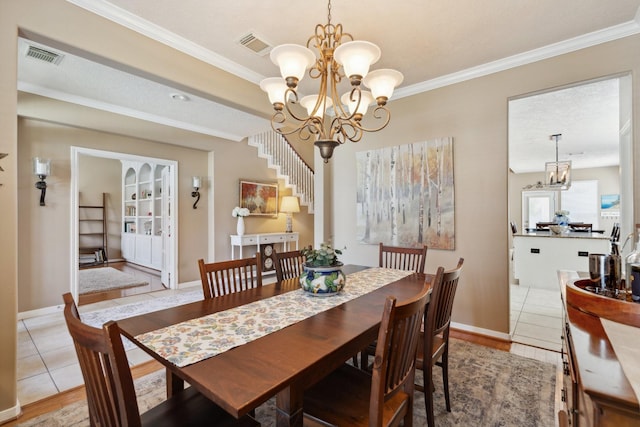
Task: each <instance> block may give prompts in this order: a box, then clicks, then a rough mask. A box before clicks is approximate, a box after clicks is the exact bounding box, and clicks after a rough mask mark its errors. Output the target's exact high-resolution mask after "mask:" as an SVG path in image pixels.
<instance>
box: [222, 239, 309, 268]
mask: <svg viewBox="0 0 640 427" xmlns="http://www.w3.org/2000/svg"><path fill="white" fill-rule="evenodd" d="M292 242H295V244H296V250H297V249H298V233H296V232H294V233H261V234H243V235H242V236H238V235H237V234H232V235H231V259H236V258H235V253H236V251H235V247H236V246H238V247H239V248H240V249H239V257H240V258H243V257H244V256H243V248H244V247H245V246H255V247H256V252H260V254H261V255H262V270H263V271H270V270H274V269H275V267H274V265H273V248H274V245H276V244H279V245H281V246H280V248H281V249H282V251H283V252H287V251H290V250H292V249H291V243H292Z"/></svg>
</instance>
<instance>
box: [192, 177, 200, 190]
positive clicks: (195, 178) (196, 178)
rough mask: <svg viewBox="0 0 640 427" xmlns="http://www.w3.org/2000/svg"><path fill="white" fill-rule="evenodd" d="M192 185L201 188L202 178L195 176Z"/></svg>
mask: <svg viewBox="0 0 640 427" xmlns="http://www.w3.org/2000/svg"><path fill="white" fill-rule="evenodd" d="M191 181H192V184H193V188H200V177H199V176H194V177H192V178H191Z"/></svg>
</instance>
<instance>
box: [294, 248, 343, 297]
mask: <svg viewBox="0 0 640 427" xmlns="http://www.w3.org/2000/svg"><path fill="white" fill-rule="evenodd" d="M300 252H301V253H302V255H304V257H305V258H306V262H305V264H304V273H302V276H300V285H301V286H302V289H304V290H305V291H307V292H309V293H310V294H311V295H314V296H332V295H336V294H337V293H338V292H340V291H341V290H342V288H344V284H345V283H346V277H345V275H344V273H343V272H342V266H343V264H342V263H341V262H340V261H338V255H342V251H340V250H339V249H333V248H332V247H331V245H328V244H326V243H322V244H321V245H320V248H319V249H313V248H312V247H311V246H308V247H306V248H304V249H302V250H301V251H300Z"/></svg>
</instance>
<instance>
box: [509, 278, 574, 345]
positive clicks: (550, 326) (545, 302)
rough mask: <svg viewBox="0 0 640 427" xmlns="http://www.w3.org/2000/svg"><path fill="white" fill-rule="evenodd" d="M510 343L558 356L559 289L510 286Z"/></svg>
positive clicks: (560, 313)
mask: <svg viewBox="0 0 640 427" xmlns="http://www.w3.org/2000/svg"><path fill="white" fill-rule="evenodd" d="M510 331H511V339H512V340H513V342H515V343H521V344H525V345H529V346H534V347H539V348H543V349H547V350H552V351H557V352H559V351H560V349H561V346H562V344H561V342H562V341H561V336H562V301H561V299H560V289H558V290H557V291H555V290H548V289H537V288H529V287H526V286H519V285H511V325H510Z"/></svg>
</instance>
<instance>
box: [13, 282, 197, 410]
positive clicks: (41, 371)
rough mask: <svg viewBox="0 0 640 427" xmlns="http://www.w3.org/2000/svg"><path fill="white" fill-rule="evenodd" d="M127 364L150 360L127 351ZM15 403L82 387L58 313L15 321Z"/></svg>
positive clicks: (87, 308)
mask: <svg viewBox="0 0 640 427" xmlns="http://www.w3.org/2000/svg"><path fill="white" fill-rule="evenodd" d="M193 289H194V288H185V289H184V290H177V291H176V290H166V291H157V292H152V293H148V294H142V295H132V296H129V297H124V298H119V299H115V300H109V301H102V302H98V303H94V304H87V305H83V306H80V307H79V311H80V315H81V316H82V313H86V312H89V311H93V310H99V309H102V308H108V307H114V306H116V305H123V304H129V303H132V302H138V301H145V300H148V299H149V298H160V297H166V296H170V295H173V294H174V293H176V292H191V291H193ZM127 358H128V359H129V364H131V365H132V366H133V365H138V364H140V363H142V362H146V361H148V360H151V358H150V356H148V355H147V354H146V353H145V352H144V351H142V350H141V349H139V348H134V349H132V350H129V351H127ZM17 371H18V400H19V401H20V404H21V405H26V404H28V403H31V402H35V401H37V400H40V399H43V398H45V397H47V396H51V395H53V394H56V393H58V392H61V391H64V390H68V389H70V388H73V387H76V386H78V385H81V384H83V380H82V373H81V372H80V366H79V365H78V361H77V359H76V354H75V350H74V349H73V341H72V340H71V337H70V336H69V333H68V332H67V326H66V324H65V322H64V317H63V315H62V312H59V313H55V314H49V315H45V316H39V317H32V318H28V319H23V320H19V321H18V367H17Z"/></svg>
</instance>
